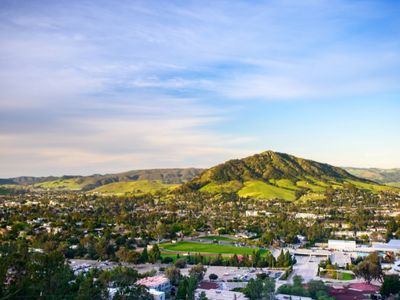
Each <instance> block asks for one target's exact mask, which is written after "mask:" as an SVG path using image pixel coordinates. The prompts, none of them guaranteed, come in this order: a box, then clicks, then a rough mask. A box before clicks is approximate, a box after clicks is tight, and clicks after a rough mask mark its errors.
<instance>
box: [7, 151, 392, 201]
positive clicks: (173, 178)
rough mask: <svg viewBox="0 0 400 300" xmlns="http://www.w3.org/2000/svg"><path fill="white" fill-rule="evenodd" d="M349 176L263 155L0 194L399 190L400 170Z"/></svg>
mask: <svg viewBox="0 0 400 300" xmlns="http://www.w3.org/2000/svg"><path fill="white" fill-rule="evenodd" d="M347 170H348V171H349V172H348V171H347ZM347 170H345V169H342V168H338V167H334V166H331V165H328V164H324V163H319V162H316V161H312V160H307V159H303V158H299V157H295V156H292V155H289V154H285V153H279V152H273V151H265V152H262V153H260V154H255V155H253V156H249V157H246V158H243V159H233V160H229V161H227V162H225V163H222V164H219V165H217V166H214V167H212V168H209V169H196V168H186V169H178V168H177V169H149V170H133V171H128V172H123V173H117V174H105V175H99V174H94V175H91V176H62V177H54V176H49V177H27V176H25V177H17V178H9V179H0V193H9V192H10V191H12V190H21V189H28V190H38V191H48V190H50V191H84V192H93V193H100V194H106V195H125V194H130V195H132V194H135V195H140V194H145V193H150V194H151V193H156V192H159V191H162V192H167V193H168V192H172V191H176V192H185V191H200V192H204V193H210V194H221V193H236V194H237V195H239V196H240V197H248V198H258V199H284V200H288V201H294V200H298V199H299V200H310V199H313V200H317V199H322V198H324V194H325V191H326V190H327V189H328V188H332V189H343V188H344V186H345V185H350V184H351V185H354V186H356V187H357V188H359V189H363V190H368V191H371V192H373V193H376V192H380V191H385V190H389V189H393V188H394V187H389V186H385V185H382V184H391V185H395V183H396V182H397V181H398V180H399V170H398V169H397V170H380V169H355V168H348V169H347ZM360 177H364V178H360ZM380 183H381V184H380Z"/></svg>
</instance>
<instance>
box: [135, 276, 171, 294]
mask: <svg viewBox="0 0 400 300" xmlns="http://www.w3.org/2000/svg"><path fill="white" fill-rule="evenodd" d="M137 284H140V285H143V286H145V287H147V288H148V289H149V290H150V289H154V290H157V291H159V292H169V291H170V290H171V283H170V282H169V279H168V278H167V277H165V276H153V277H146V278H143V279H140V280H138V281H137Z"/></svg>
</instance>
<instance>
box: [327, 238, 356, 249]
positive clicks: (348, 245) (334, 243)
mask: <svg viewBox="0 0 400 300" xmlns="http://www.w3.org/2000/svg"><path fill="white" fill-rule="evenodd" d="M328 249H332V250H340V251H354V250H356V241H346V240H328Z"/></svg>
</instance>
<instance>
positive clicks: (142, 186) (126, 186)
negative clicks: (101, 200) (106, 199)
mask: <svg viewBox="0 0 400 300" xmlns="http://www.w3.org/2000/svg"><path fill="white" fill-rule="evenodd" d="M177 186H178V185H177V184H165V183H162V182H161V181H158V180H137V181H127V182H126V181H125V182H124V181H122V182H113V183H109V184H106V185H102V186H100V187H98V188H95V189H93V190H91V192H93V193H100V194H112V195H125V194H131V195H142V194H148V193H150V194H153V193H156V192H161V191H168V190H172V189H174V188H175V187H177Z"/></svg>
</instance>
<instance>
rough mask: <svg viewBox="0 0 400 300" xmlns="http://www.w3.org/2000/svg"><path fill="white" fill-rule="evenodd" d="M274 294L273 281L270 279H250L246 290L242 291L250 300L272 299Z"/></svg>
mask: <svg viewBox="0 0 400 300" xmlns="http://www.w3.org/2000/svg"><path fill="white" fill-rule="evenodd" d="M274 292H275V281H274V280H273V279H272V278H269V277H268V278H266V279H261V278H256V279H250V281H249V283H248V284H247V286H246V288H245V289H244V294H245V295H246V296H247V297H248V298H250V300H259V299H267V300H272V299H274Z"/></svg>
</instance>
